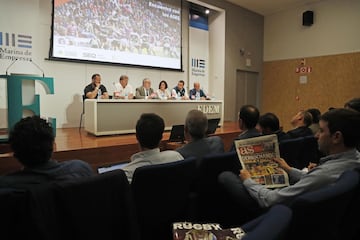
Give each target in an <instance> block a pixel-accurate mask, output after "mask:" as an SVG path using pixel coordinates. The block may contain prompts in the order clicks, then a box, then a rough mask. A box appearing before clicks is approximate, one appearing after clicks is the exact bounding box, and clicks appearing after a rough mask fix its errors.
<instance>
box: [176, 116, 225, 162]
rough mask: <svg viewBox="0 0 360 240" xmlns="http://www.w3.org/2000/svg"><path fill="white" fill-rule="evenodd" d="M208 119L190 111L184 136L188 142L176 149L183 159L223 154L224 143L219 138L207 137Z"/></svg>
mask: <svg viewBox="0 0 360 240" xmlns="http://www.w3.org/2000/svg"><path fill="white" fill-rule="evenodd" d="M207 127H208V119H207V117H206V115H205V114H204V113H203V112H201V111H199V110H195V109H194V110H190V111H189V112H188V114H187V116H186V119H185V125H184V134H185V138H186V139H187V140H188V141H189V142H188V143H187V144H185V145H184V146H182V147H180V148H178V149H176V151H177V152H179V153H180V154H181V155H182V156H183V157H184V158H187V157H191V156H195V157H197V158H198V159H202V157H203V156H205V155H207V154H213V153H222V152H224V143H223V141H222V139H221V138H220V137H219V136H211V137H207V135H206V131H207Z"/></svg>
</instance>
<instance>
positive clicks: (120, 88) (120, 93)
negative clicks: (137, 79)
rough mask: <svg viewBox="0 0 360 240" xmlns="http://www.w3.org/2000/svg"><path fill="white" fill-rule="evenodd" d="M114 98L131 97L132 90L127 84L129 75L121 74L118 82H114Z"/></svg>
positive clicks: (132, 94) (132, 96) (132, 95)
mask: <svg viewBox="0 0 360 240" xmlns="http://www.w3.org/2000/svg"><path fill="white" fill-rule="evenodd" d="M114 98H116V99H133V98H134V91H133V88H132V86H131V85H130V84H129V77H128V76H127V75H121V76H120V79H119V82H118V83H115V92H114Z"/></svg>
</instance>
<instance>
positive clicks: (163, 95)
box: [156, 80, 171, 100]
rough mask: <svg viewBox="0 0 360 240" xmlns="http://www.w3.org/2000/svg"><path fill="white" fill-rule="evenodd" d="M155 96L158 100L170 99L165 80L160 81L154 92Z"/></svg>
mask: <svg viewBox="0 0 360 240" xmlns="http://www.w3.org/2000/svg"><path fill="white" fill-rule="evenodd" d="M156 94H157V95H158V98H159V99H163V100H166V99H170V98H171V95H170V92H169V91H168V84H167V82H166V81H165V80H162V81H160V83H159V89H158V90H156Z"/></svg>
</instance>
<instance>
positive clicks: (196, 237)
mask: <svg viewBox="0 0 360 240" xmlns="http://www.w3.org/2000/svg"><path fill="white" fill-rule="evenodd" d="M243 236H245V232H244V230H242V229H241V228H240V227H234V228H227V229H222V228H221V226H220V224H218V223H191V222H176V223H173V240H239V239H242V238H243Z"/></svg>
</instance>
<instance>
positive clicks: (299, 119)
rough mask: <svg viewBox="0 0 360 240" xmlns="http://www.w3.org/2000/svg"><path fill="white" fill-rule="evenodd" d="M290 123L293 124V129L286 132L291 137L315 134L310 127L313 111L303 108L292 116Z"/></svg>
mask: <svg viewBox="0 0 360 240" xmlns="http://www.w3.org/2000/svg"><path fill="white" fill-rule="evenodd" d="M290 123H291V125H292V126H293V129H292V130H289V131H287V133H286V134H287V135H288V136H289V137H290V138H298V137H306V136H311V135H314V134H313V133H312V131H311V129H310V128H309V126H310V124H311V123H312V116H311V113H309V112H307V111H303V110H301V111H299V112H298V113H297V114H296V115H295V116H293V117H292V119H291V122H290Z"/></svg>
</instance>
